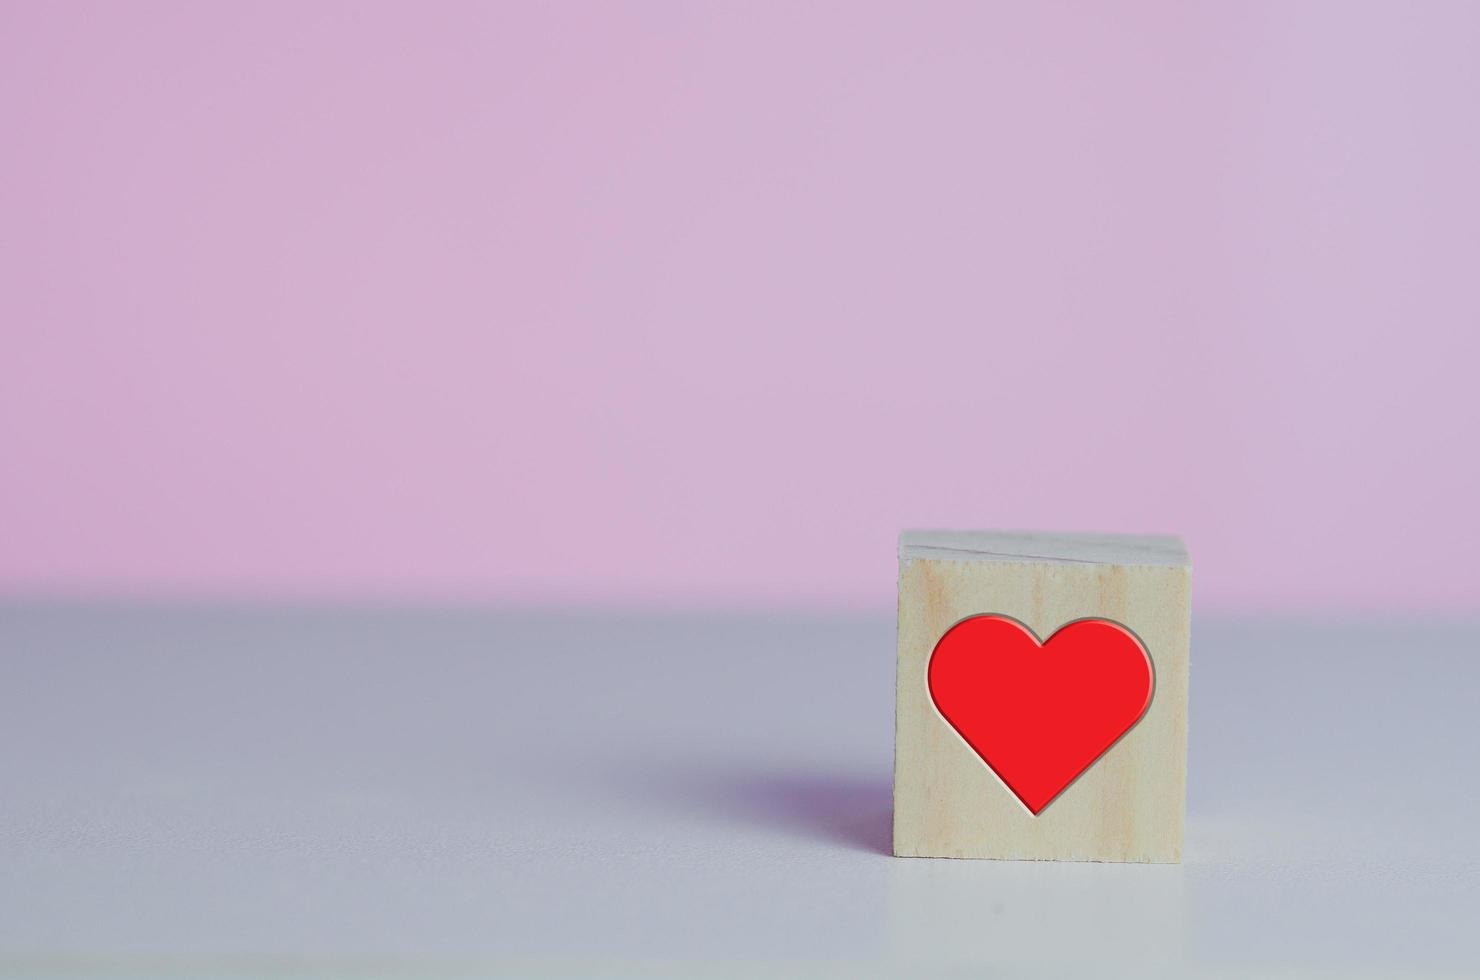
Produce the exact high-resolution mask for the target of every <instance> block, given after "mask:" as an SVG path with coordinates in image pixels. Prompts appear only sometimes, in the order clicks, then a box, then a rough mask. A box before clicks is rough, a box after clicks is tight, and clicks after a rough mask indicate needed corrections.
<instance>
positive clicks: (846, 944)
mask: <svg viewBox="0 0 1480 980" xmlns="http://www.w3.org/2000/svg"><path fill="white" fill-rule="evenodd" d="M893 645H894V627H893V621H892V619H891V618H888V617H887V616H880V617H853V618H847V617H836V618H812V617H806V616H775V617H759V616H739V615H736V616H703V615H671V616H665V615H657V614H653V615H638V614H599V613H577V614H558V613H511V612H480V611H445V610H443V611H437V610H352V609H338V610H307V609H298V610H294V609H247V608H238V609H232V608H214V609H212V608H198V609H192V608H183V607H169V606H154V607H134V608H130V607H122V606H119V607H107V606H80V605H76V606H73V605H29V606H28V605H18V604H11V605H9V606H6V607H3V608H0V975H7V976H28V977H29V976H71V975H97V976H127V977H134V976H138V977H146V976H147V977H155V976H196V977H238V976H276V975H288V976H313V977H337V976H379V975H395V976H485V975H515V976H523V975H592V976H628V975H631V976H644V975H661V976H693V975H700V974H707V975H752V974H759V975H804V976H805V975H828V976H832V975H836V976H856V975H860V974H864V973H868V974H881V975H887V974H898V975H921V974H923V973H935V972H941V971H948V970H950V969H952V968H960V969H961V970H962V971H963V972H964V973H966V974H967V975H978V974H979V973H980V972H982V971H980V970H979V969H978V968H979V967H980V966H981V965H982V964H995V965H996V966H998V967H1000V968H1001V969H999V970H997V971H986V972H988V973H992V972H995V973H998V974H1000V975H1011V976H1016V975H1024V974H1029V975H1059V974H1065V975H1096V976H1104V975H1138V976H1140V975H1147V974H1165V975H1185V974H1189V973H1196V974H1203V975H1219V976H1223V975H1227V976H1248V975H1251V974H1273V975H1282V976H1283V975H1302V974H1304V973H1307V972H1310V973H1316V974H1318V975H1331V974H1342V975H1346V974H1352V973H1365V974H1368V975H1373V976H1392V975H1414V974H1418V973H1431V974H1435V975H1441V974H1443V975H1455V976H1476V975H1480V844H1477V841H1480V790H1477V787H1476V779H1477V777H1480V624H1476V623H1468V624H1466V623H1452V622H1451V623H1448V624H1444V623H1438V624H1434V623H1428V624H1416V623H1411V622H1410V623H1403V622H1397V621H1387V622H1384V621H1381V620H1369V621H1358V622H1354V623H1349V624H1346V625H1332V624H1322V623H1319V622H1315V621H1299V620H1266V621H1247V622H1240V621H1230V620H1216V619H1215V620H1203V619H1199V620H1198V621H1197V622H1196V624H1195V629H1194V638H1193V653H1192V704H1191V724H1192V729H1191V761H1190V766H1191V768H1190V788H1189V794H1188V824H1187V844H1186V860H1185V863H1184V864H1183V865H1181V866H1117V865H1096V864H1048V863H1016V862H979V861H945V860H918V859H917V860H900V859H895V858H892V857H889V856H888V854H887V851H888V840H889V821H890V767H891V759H892V745H891V740H892V724H893V691H892V688H893V681H894V672H893V670H894V669H893V657H894V647H893Z"/></svg>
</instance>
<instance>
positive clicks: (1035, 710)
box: [929, 616, 1156, 816]
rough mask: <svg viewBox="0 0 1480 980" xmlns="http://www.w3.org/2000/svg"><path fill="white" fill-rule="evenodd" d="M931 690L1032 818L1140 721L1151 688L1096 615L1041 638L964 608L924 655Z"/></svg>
mask: <svg viewBox="0 0 1480 980" xmlns="http://www.w3.org/2000/svg"><path fill="white" fill-rule="evenodd" d="M929 683H930V697H931V699H932V700H933V701H935V706H936V708H938V709H940V713H941V715H942V716H944V717H945V720H946V721H948V722H950V725H951V727H952V728H954V729H956V731H957V732H959V733H960V735H961V737H962V738H964V739H966V743H967V744H968V745H970V746H971V747H972V748H973V749H975V750H976V754H977V755H979V756H981V757H982V761H983V762H985V763H986V764H987V765H988V766H989V767H990V768H991V770H992V771H993V772H995V773H996V774H997V775H998V776H999V777H1001V779H1002V781H1003V782H1004V783H1006V784H1007V787H1008V789H1010V790H1012V791H1013V793H1014V794H1015V795H1016V796H1017V798H1018V799H1020V800H1022V801H1023V805H1024V806H1026V807H1027V808H1028V809H1029V810H1031V811H1032V812H1033V814H1034V815H1035V816H1036V815H1037V814H1039V813H1041V812H1042V811H1043V808H1044V807H1046V806H1048V804H1049V803H1051V802H1052V801H1053V799H1054V797H1056V796H1058V795H1059V794H1060V793H1062V792H1063V791H1064V790H1065V788H1067V787H1068V785H1069V784H1070V783H1072V782H1073V781H1074V780H1075V779H1077V778H1079V775H1080V773H1082V772H1084V771H1085V770H1086V769H1088V768H1089V767H1090V766H1092V765H1094V763H1095V761H1096V760H1097V759H1099V758H1100V756H1102V755H1104V754H1105V752H1106V751H1107V750H1109V748H1110V746H1112V745H1114V744H1115V741H1116V740H1117V739H1119V738H1120V736H1122V735H1124V734H1125V733H1126V732H1128V731H1130V730H1131V726H1132V725H1134V724H1135V723H1136V722H1138V721H1140V720H1141V716H1142V715H1144V714H1145V713H1146V709H1147V708H1148V707H1150V705H1151V691H1152V688H1153V687H1154V686H1155V683H1156V682H1155V679H1154V677H1153V674H1152V667H1151V657H1150V656H1149V655H1148V654H1147V653H1146V648H1145V647H1143V646H1142V645H1141V641H1140V640H1138V639H1136V636H1135V634H1134V633H1132V632H1131V631H1130V630H1128V629H1126V628H1125V627H1124V626H1121V625H1120V624H1118V623H1112V622H1110V621H1109V620H1105V619H1081V620H1076V621H1075V622H1072V623H1069V624H1068V625H1067V626H1064V627H1062V628H1060V629H1059V631H1058V632H1056V633H1054V635H1053V636H1050V637H1049V638H1048V642H1046V643H1040V642H1039V640H1038V637H1036V636H1034V635H1033V631H1032V630H1030V629H1028V628H1027V627H1026V626H1024V625H1023V624H1022V623H1019V622H1018V621H1017V620H1015V619H1009V618H1007V617H1006V616H972V617H971V618H969V619H963V620H962V621H961V622H959V623H957V624H956V625H955V626H952V627H951V628H950V629H948V630H946V634H945V636H942V637H941V638H940V642H939V643H937V644H936V645H935V652H934V653H932V654H931V655H930V669H929Z"/></svg>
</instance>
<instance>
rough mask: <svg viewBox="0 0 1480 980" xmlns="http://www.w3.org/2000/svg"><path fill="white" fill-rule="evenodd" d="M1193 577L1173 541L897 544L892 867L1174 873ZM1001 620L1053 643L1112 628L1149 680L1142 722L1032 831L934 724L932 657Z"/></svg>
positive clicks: (960, 746) (936, 536)
mask: <svg viewBox="0 0 1480 980" xmlns="http://www.w3.org/2000/svg"><path fill="white" fill-rule="evenodd" d="M1190 594H1191V567H1190V563H1189V562H1188V561H1187V556H1186V552H1185V550H1184V549H1183V548H1182V546H1181V542H1180V541H1177V540H1176V539H1175V538H1132V537H1105V536H1070V535H1055V536H1029V535H991V534H955V535H952V534H950V533H946V532H906V534H905V535H903V536H902V537H901V540H900V569H899V663H898V675H897V678H896V703H895V760H894V853H895V854H896V855H899V856H902V857H957V858H1007V859H1014V858H1016V859H1029V860H1064V861H1140V862H1175V861H1180V860H1181V854H1182V824H1183V813H1184V808H1185V796H1186V778H1187V673H1188V649H1189V642H1190V635H1191V628H1190V615H1191V602H1190ZM977 615H998V616H1006V617H1011V618H1012V619H1016V620H1018V621H1019V622H1021V623H1022V624H1024V625H1026V626H1027V627H1028V628H1029V629H1031V630H1032V631H1033V632H1034V633H1035V634H1037V636H1038V637H1039V638H1040V639H1042V640H1045V641H1046V640H1048V639H1049V638H1050V637H1051V636H1052V635H1053V634H1054V633H1055V632H1056V631H1057V630H1059V629H1060V628H1061V627H1063V626H1064V625H1066V624H1068V623H1071V622H1074V621H1076V620H1082V619H1106V620H1110V621H1112V622H1115V623H1118V624H1120V625H1122V626H1124V627H1126V628H1127V629H1128V630H1130V631H1131V632H1132V633H1133V634H1134V635H1135V636H1136V637H1137V638H1138V639H1139V640H1140V641H1141V643H1142V645H1143V646H1144V647H1145V649H1146V652H1147V653H1148V655H1149V657H1150V659H1151V662H1152V665H1153V671H1154V688H1153V691H1152V695H1151V701H1150V705H1149V706H1148V707H1147V709H1146V711H1145V713H1144V714H1143V715H1142V716H1141V718H1140V720H1139V721H1138V722H1137V723H1136V724H1135V725H1134V726H1133V727H1131V729H1130V730H1129V731H1128V732H1126V733H1125V735H1124V736H1122V737H1121V738H1120V739H1119V740H1118V741H1116V742H1115V743H1114V744H1113V745H1112V746H1111V747H1110V749H1109V750H1108V751H1106V752H1105V754H1104V755H1102V756H1100V757H1099V759H1098V760H1097V761H1095V762H1094V763H1093V764H1092V765H1090V767H1089V768H1088V769H1087V770H1086V771H1085V772H1084V773H1083V774H1082V775H1080V776H1079V777H1078V778H1077V779H1075V780H1074V781H1073V782H1072V783H1071V784H1070V785H1069V786H1068V787H1067V788H1066V789H1065V790H1064V791H1063V792H1062V793H1060V794H1059V795H1058V797H1057V798H1055V799H1054V800H1053V802H1052V803H1050V804H1049V805H1048V806H1047V807H1046V808H1044V809H1043V810H1042V811H1041V812H1040V813H1039V814H1038V815H1037V816H1034V815H1033V814H1032V813H1031V812H1030V811H1029V810H1028V808H1027V807H1025V806H1024V805H1023V804H1022V803H1021V802H1020V801H1019V800H1018V798H1017V797H1016V796H1015V795H1014V794H1013V792H1012V791H1011V790H1010V789H1009V788H1008V787H1007V785H1006V784H1005V783H1004V782H1003V781H1002V779H1000V778H999V777H998V776H997V774H996V773H994V772H993V771H992V769H991V768H989V767H988V766H987V764H986V763H985V762H984V761H983V759H982V757H981V756H979V755H978V754H977V753H976V752H975V751H974V750H973V749H972V748H971V746H970V745H968V744H967V742H966V740H965V739H964V738H963V737H962V736H961V735H960V734H958V733H957V731H956V730H955V729H954V728H953V727H952V726H951V725H950V724H949V723H948V722H947V721H946V719H945V718H944V717H943V716H942V715H941V713H940V711H939V710H938V709H937V707H936V705H935V703H934V701H933V699H932V697H931V694H930V689H929V685H928V681H927V671H928V668H929V663H930V657H931V654H932V653H933V651H934V650H935V647H936V644H937V643H938V642H939V641H940V639H941V637H942V636H943V635H944V634H945V633H946V631H947V630H949V629H950V628H951V627H952V626H954V625H956V624H957V623H959V622H961V621H962V620H964V619H966V618H968V617H971V616H977Z"/></svg>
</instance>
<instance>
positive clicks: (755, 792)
mask: <svg viewBox="0 0 1480 980" xmlns="http://www.w3.org/2000/svg"><path fill="white" fill-rule="evenodd" d="M643 782H644V784H645V785H644V788H645V789H647V790H650V791H652V792H653V793H654V794H655V795H656V796H657V797H658V798H660V799H662V800H664V801H665V802H669V803H672V804H674V805H677V806H680V807H682V808H683V809H685V810H688V811H690V812H697V813H702V814H705V815H708V816H711V817H719V818H725V819H729V820H733V821H737V822H741V823H746V824H752V825H755V826H759V827H764V828H767V829H770V830H773V831H777V832H780V833H785V834H788V835H790V836H794V837H801V838H807V839H811V840H815V841H821V842H825V843H829V844H834V845H840V846H843V847H847V848H851V849H854V850H862V851H869V852H871V853H874V854H888V853H890V850H891V839H890V838H891V831H892V823H891V821H892V819H893V788H892V786H891V784H890V781H889V780H888V778H884V779H860V778H850V777H843V776H834V775H831V774H819V775H815V776H809V775H807V774H803V773H792V772H782V773H770V772H739V773H723V772H711V771H704V772H697V773H681V772H680V773H674V772H665V773H663V774H662V776H661V777H659V778H656V779H653V780H651V781H648V780H644V781H643Z"/></svg>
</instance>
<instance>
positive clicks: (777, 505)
mask: <svg viewBox="0 0 1480 980" xmlns="http://www.w3.org/2000/svg"><path fill="white" fill-rule="evenodd" d="M0 137H3V152H0V331H3V334H0V337H3V351H0V467H3V469H0V591H3V593H4V594H7V595H11V596H34V595H42V596H58V595H60V596H77V595H85V596H99V595H101V596H119V595H122V596H139V595H148V596H168V597H174V596H185V597H191V596H233V597H234V596H247V597H263V596H267V597H293V598H310V599H312V598H325V597H327V598H336V599H339V598H349V599H355V600H359V599H381V598H392V599H410V600H431V601H475V602H484V601H489V602H498V603H523V602H538V603H559V604H578V603H591V602H594V603H616V604H623V603H637V604H665V603H680V604H695V605H703V606H740V607H744V606H797V607H803V606H824V607H849V606H857V607H867V608H876V609H879V610H887V609H889V608H890V604H891V603H892V596H893V588H894V575H895V567H894V557H893V548H894V536H895V533H896V531H897V530H898V529H899V528H900V527H902V526H911V525H923V526H968V527H1009V528H1012V527H1046V528H1056V529H1091V530H1130V531H1135V530H1174V531H1180V532H1182V533H1183V534H1184V536H1185V537H1186V539H1187V541H1188V543H1189V545H1190V547H1191V548H1192V551H1193V557H1194V561H1195V564H1196V567H1197V575H1196V580H1197V590H1198V593H1197V594H1198V602H1199V604H1200V608H1205V609H1252V610H1282V609H1300V608H1312V607H1314V608H1336V609H1354V610H1368V611H1370V610H1373V609H1378V610H1382V609H1394V610H1429V611H1439V612H1463V611H1466V610H1474V609H1476V608H1477V605H1480V573H1477V572H1476V567H1477V566H1476V563H1475V556H1476V554H1477V552H1480V462H1477V457H1480V435H1477V428H1480V395H1477V381H1476V378H1475V372H1476V362H1477V357H1480V337H1477V334H1480V5H1477V4H1473V3H1392V4H1384V5H1372V4H1359V3H1358V4H1354V3H1287V2H1276V3H1264V4H1252V3H1249V4H1244V3H1231V4H1216V5H1198V4H1187V3H1182V2H1175V3H1154V4H1144V3H1143V4H1128V5H1127V4H1120V5H1113V9H1112V5H1101V4H1075V5H1034V4H1000V5H995V6H993V5H987V4H959V5H954V4H953V5H939V4H928V5H917V4H905V3H898V4H878V3H838V4H827V5H822V4H797V3H776V4H748V3H743V4H742V3H735V4H730V5H726V6H710V5H701V4H693V3H674V4H636V3H631V4H594V3H593V4H584V5H574V4H565V3H552V4H548V5H533V4H528V5H526V4H511V3H490V4H486V5H471V4H427V5H421V4H410V3H406V4H398V5H386V4H366V3H334V4H329V3H313V4H304V3H280V4H258V3H241V4H236V5H226V4H219V3H179V4H159V3H133V2H130V3H100V4H82V3H16V2H0Z"/></svg>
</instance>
